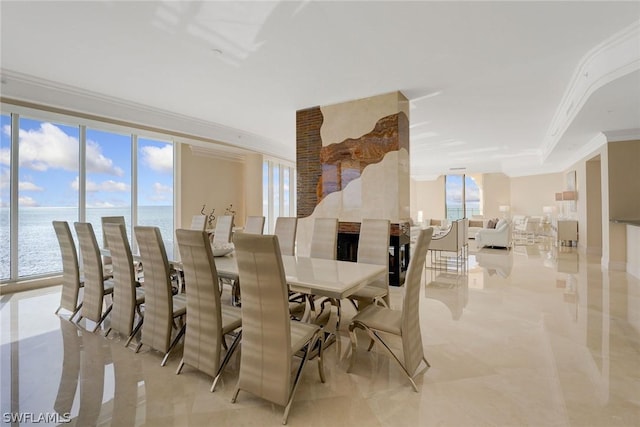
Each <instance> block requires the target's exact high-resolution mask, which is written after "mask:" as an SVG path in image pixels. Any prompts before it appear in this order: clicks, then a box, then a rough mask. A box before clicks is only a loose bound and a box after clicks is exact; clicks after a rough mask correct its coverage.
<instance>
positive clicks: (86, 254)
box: [73, 222, 113, 332]
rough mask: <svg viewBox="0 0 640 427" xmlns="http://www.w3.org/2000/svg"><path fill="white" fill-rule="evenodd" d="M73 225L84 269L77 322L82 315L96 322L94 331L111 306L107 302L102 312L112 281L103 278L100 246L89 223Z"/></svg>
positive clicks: (111, 290) (111, 292) (111, 291)
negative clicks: (80, 307)
mask: <svg viewBox="0 0 640 427" xmlns="http://www.w3.org/2000/svg"><path fill="white" fill-rule="evenodd" d="M73 225H74V227H75V229H76V234H77V235H78V241H79V242H80V254H81V256H82V267H83V271H84V295H83V297H82V311H81V312H80V317H78V320H77V322H80V320H82V318H83V317H85V318H87V319H89V320H91V321H93V322H96V326H95V328H94V329H93V332H95V331H97V330H98V328H99V327H100V325H101V324H102V322H104V319H105V318H106V317H107V316H108V315H109V312H111V309H112V308H113V304H109V306H108V307H107V309H106V310H104V313H103V305H104V298H105V296H107V295H111V294H113V281H112V280H105V274H104V269H103V266H102V258H101V256H100V248H99V247H98V241H97V240H96V235H95V233H94V231H93V226H92V225H91V223H89V222H75V223H74V224H73Z"/></svg>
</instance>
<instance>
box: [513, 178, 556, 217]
mask: <svg viewBox="0 0 640 427" xmlns="http://www.w3.org/2000/svg"><path fill="white" fill-rule="evenodd" d="M564 188H565V184H564V176H563V174H561V173H552V174H543V175H532V176H521V177H514V178H511V182H510V192H511V213H512V214H521V215H543V214H544V213H543V212H542V208H543V207H544V206H556V201H555V194H556V193H557V192H560V191H562V190H563V189H564ZM558 209H559V206H558Z"/></svg>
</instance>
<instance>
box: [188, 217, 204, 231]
mask: <svg viewBox="0 0 640 427" xmlns="http://www.w3.org/2000/svg"><path fill="white" fill-rule="evenodd" d="M205 228H207V216H206V215H202V214H198V215H194V216H192V217H191V229H192V230H201V231H203V230H204V229H205Z"/></svg>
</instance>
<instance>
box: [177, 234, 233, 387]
mask: <svg viewBox="0 0 640 427" xmlns="http://www.w3.org/2000/svg"><path fill="white" fill-rule="evenodd" d="M176 239H177V241H178V248H179V249H180V259H181V260H182V268H183V271H184V276H185V281H186V283H188V284H189V291H188V292H187V325H189V327H188V328H187V332H186V334H185V341H184V352H183V361H184V363H186V364H188V365H191V366H193V367H195V368H196V369H198V370H200V371H202V372H204V373H206V374H209V375H211V376H212V377H215V376H216V374H217V372H218V368H219V367H220V354H221V352H222V350H221V346H222V340H223V335H222V314H221V306H220V288H219V285H218V272H217V270H216V264H215V262H214V258H213V251H212V250H211V243H210V242H209V236H208V235H207V233H206V232H204V231H202V230H200V231H198V230H176Z"/></svg>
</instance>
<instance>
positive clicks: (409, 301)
mask: <svg viewBox="0 0 640 427" xmlns="http://www.w3.org/2000/svg"><path fill="white" fill-rule="evenodd" d="M432 236H433V228H431V227H430V228H425V229H423V230H420V234H419V235H418V240H417V242H416V246H415V248H414V250H413V253H412V254H411V260H410V261H409V267H408V269H407V275H406V276H405V281H404V286H405V293H404V303H403V306H402V323H401V326H400V328H401V330H402V351H403V354H404V364H405V367H406V368H407V371H409V373H410V374H411V375H413V374H414V372H415V370H416V369H417V368H418V365H420V361H421V360H422V359H423V357H424V350H423V348H422V335H421V333H420V318H419V314H420V307H419V304H420V279H421V278H422V269H423V268H424V263H425V260H426V257H427V250H428V249H429V244H430V243H431V237H432Z"/></svg>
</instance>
